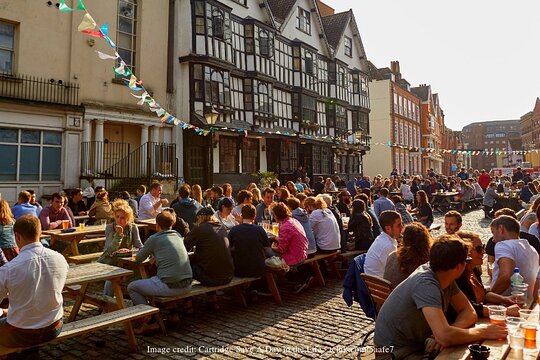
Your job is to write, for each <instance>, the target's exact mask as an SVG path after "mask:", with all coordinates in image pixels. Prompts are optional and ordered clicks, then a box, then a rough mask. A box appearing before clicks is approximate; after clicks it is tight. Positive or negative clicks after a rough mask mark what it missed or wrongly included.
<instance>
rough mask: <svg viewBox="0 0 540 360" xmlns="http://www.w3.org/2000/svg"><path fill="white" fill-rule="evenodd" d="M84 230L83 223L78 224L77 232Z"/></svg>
mask: <svg viewBox="0 0 540 360" xmlns="http://www.w3.org/2000/svg"><path fill="white" fill-rule="evenodd" d="M85 228H86V225H85V224H84V223H83V222H82V223H80V224H79V231H84V229H85Z"/></svg>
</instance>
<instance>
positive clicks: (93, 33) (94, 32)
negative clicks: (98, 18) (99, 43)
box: [81, 30, 103, 39]
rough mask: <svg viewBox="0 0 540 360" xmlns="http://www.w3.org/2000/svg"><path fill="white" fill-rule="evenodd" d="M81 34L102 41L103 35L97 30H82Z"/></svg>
mask: <svg viewBox="0 0 540 360" xmlns="http://www.w3.org/2000/svg"><path fill="white" fill-rule="evenodd" d="M81 32H82V33H83V34H86V35H90V36H93V37H97V38H100V39H103V34H102V33H101V32H100V31H99V30H83V31H81Z"/></svg>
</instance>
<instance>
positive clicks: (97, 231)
mask: <svg viewBox="0 0 540 360" xmlns="http://www.w3.org/2000/svg"><path fill="white" fill-rule="evenodd" d="M42 234H43V235H49V236H50V237H51V242H50V246H51V248H52V247H54V244H55V243H56V242H57V241H66V242H69V246H68V247H67V248H66V249H65V250H64V251H62V255H64V256H66V257H68V256H69V255H75V256H77V255H80V252H79V243H80V242H81V240H83V239H84V238H86V236H87V235H103V236H104V235H105V225H92V226H85V228H84V229H83V230H81V229H79V228H76V229H75V231H73V232H62V229H54V230H44V231H43V232H42Z"/></svg>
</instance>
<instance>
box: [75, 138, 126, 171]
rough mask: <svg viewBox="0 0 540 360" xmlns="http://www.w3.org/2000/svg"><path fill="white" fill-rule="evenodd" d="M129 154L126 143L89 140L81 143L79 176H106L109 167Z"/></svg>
mask: <svg viewBox="0 0 540 360" xmlns="http://www.w3.org/2000/svg"><path fill="white" fill-rule="evenodd" d="M129 154H130V145H129V144H128V143H116V142H108V141H89V142H83V143H82V144H81V176H83V177H87V178H106V177H110V176H112V175H113V174H112V173H111V171H110V168H111V167H113V165H115V164H116V163H118V162H119V161H121V160H122V159H124V158H125V157H126V156H128V155H129Z"/></svg>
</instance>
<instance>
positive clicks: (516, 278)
mask: <svg viewBox="0 0 540 360" xmlns="http://www.w3.org/2000/svg"><path fill="white" fill-rule="evenodd" d="M523 281H524V279H523V276H521V274H520V273H519V268H518V267H516V268H514V274H513V275H512V276H511V277H510V289H511V290H515V287H516V286H519V285H521V284H523Z"/></svg>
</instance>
